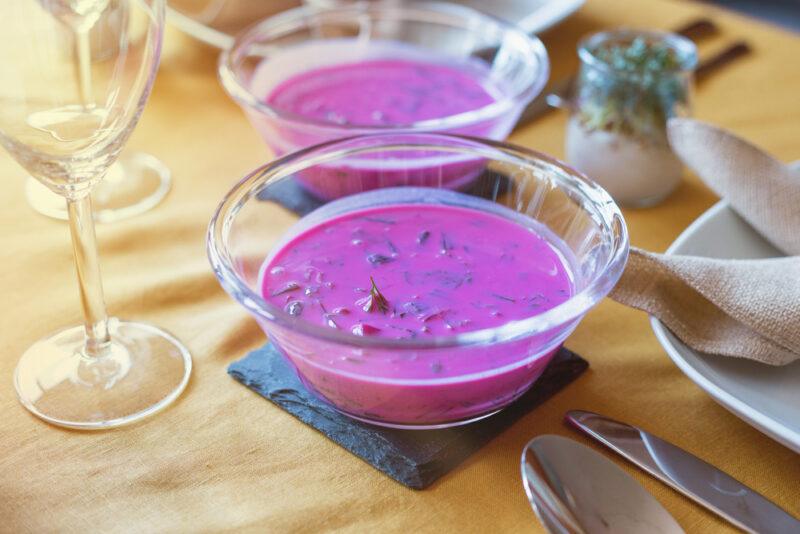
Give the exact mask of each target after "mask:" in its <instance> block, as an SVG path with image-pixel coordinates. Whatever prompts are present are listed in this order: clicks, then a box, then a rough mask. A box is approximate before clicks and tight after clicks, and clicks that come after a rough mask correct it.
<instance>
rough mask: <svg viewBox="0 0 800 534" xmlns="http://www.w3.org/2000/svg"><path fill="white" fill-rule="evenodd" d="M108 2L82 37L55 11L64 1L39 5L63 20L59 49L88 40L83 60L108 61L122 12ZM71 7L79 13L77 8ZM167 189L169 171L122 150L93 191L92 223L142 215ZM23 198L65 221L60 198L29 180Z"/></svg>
mask: <svg viewBox="0 0 800 534" xmlns="http://www.w3.org/2000/svg"><path fill="white" fill-rule="evenodd" d="M92 1H93V2H94V0H92ZM107 3H108V7H107V8H106V9H104V10H102V11H101V12H100V13H99V16H98V17H97V20H96V21H94V22H93V23H92V24H91V26H90V27H88V28H82V29H83V33H80V32H78V31H77V28H76V27H75V25H74V24H73V22H74V21H73V20H72V19H70V18H68V17H66V16H64V15H65V14H66V13H67V12H65V11H63V10H61V11H58V10H60V9H61V7H63V6H64V5H69V3H67V4H65V3H64V2H46V1H43V2H42V4H43V5H44V6H46V7H47V8H48V9H55V10H56V11H57V13H56V14H57V15H59V19H60V20H61V21H62V22H63V23H62V24H61V25H60V26H59V27H56V28H54V30H56V31H57V32H58V33H59V34H60V38H61V39H63V46H65V47H70V48H72V47H74V46H76V42H77V41H78V40H79V39H85V40H87V41H88V48H87V50H88V52H87V55H88V59H87V60H86V61H92V62H103V61H107V60H109V59H112V58H113V56H114V54H115V51H116V48H117V46H118V44H119V41H118V38H117V36H118V33H119V25H120V22H121V21H122V18H121V15H122V11H121V10H120V7H119V2H117V1H116V0H112V1H110V2H107ZM73 4H74V5H75V6H78V9H81V7H80V6H79V4H77V3H75V2H73ZM89 5H95V6H96V7H95V9H97V6H100V5H101V4H98V3H96V2H95V3H94V4H89ZM60 6H61V7H60ZM90 22H92V21H91V20H90ZM171 185H172V173H171V172H170V169H169V167H167V166H166V165H165V164H164V163H163V162H161V161H160V160H159V159H158V158H156V157H155V156H153V155H151V154H147V153H143V152H135V151H126V150H123V152H122V153H121V154H120V156H119V158H118V159H117V160H116V161H115V162H114V163H113V164H112V165H111V167H110V168H109V169H108V172H107V173H106V175H105V177H104V178H103V180H102V181H101V182H100V183H98V184H97V185H96V186H95V187H94V188H93V189H92V193H91V194H92V206H93V212H92V213H93V215H94V220H95V222H98V223H108V222H115V221H119V220H122V219H127V218H128V217H133V216H135V215H138V214H140V213H144V212H145V211H148V210H150V209H152V208H153V207H155V206H156V205H158V203H159V202H161V201H162V200H163V199H164V197H165V196H166V195H167V193H168V192H169V190H170V187H171ZM25 196H26V198H27V200H28V204H30V206H31V207H32V208H33V209H34V210H36V211H37V212H39V213H41V214H42V215H46V216H48V217H53V218H55V219H61V220H66V219H67V209H66V205H65V204H64V199H63V198H62V197H61V196H60V195H57V194H55V193H53V192H52V191H51V190H50V189H48V188H47V187H46V186H45V185H43V184H42V183H41V182H40V181H39V180H36V179H35V178H34V177H32V176H29V177H28V179H27V181H26V182H25Z"/></svg>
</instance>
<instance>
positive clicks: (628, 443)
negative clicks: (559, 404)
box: [565, 410, 800, 534]
mask: <svg viewBox="0 0 800 534" xmlns="http://www.w3.org/2000/svg"><path fill="white" fill-rule="evenodd" d="M565 419H566V422H567V423H568V424H570V425H572V426H574V427H575V428H577V429H578V430H580V431H582V432H584V433H585V434H587V435H588V436H590V437H592V438H594V439H595V440H597V441H599V442H600V443H602V444H603V445H605V446H606V447H608V448H610V449H611V450H613V451H614V452H616V453H618V454H619V455H621V456H622V457H624V458H625V459H627V460H628V461H630V462H631V463H633V464H635V465H636V466H638V467H639V468H641V469H643V470H644V471H646V472H648V473H650V474H651V475H653V476H654V477H656V478H658V479H659V480H661V481H662V482H664V483H665V484H667V485H669V486H671V487H672V488H674V489H676V490H678V491H679V492H681V493H683V494H684V495H686V496H687V497H689V498H690V499H693V500H694V501H696V502H697V503H699V504H701V505H703V506H705V507H706V508H708V509H709V510H711V511H712V512H714V513H716V514H718V515H719V516H721V517H722V518H724V519H726V520H728V521H730V522H731V523H732V524H734V525H735V526H737V527H739V528H740V529H742V530H745V531H747V532H759V533H763V534H765V533H771V532H775V533H785V532H800V520H798V519H796V518H794V517H792V516H791V515H789V514H788V513H787V512H786V511H784V510H783V509H782V508H780V507H778V506H777V505H776V504H774V503H772V502H771V501H769V500H768V499H767V498H766V497H764V496H763V495H761V494H760V493H757V492H756V491H754V490H752V489H750V488H749V487H747V486H745V485H744V484H742V483H741V482H739V481H738V480H736V479H735V478H733V477H731V476H730V475H728V474H726V473H724V472H722V471H720V470H719V469H717V468H716V467H714V466H713V465H711V464H709V463H707V462H705V461H703V460H701V459H700V458H697V457H696V456H694V455H692V454H690V453H688V452H686V451H684V450H683V449H681V448H680V447H678V446H676V445H673V444H672V443H669V442H667V441H664V440H663V439H661V438H658V437H656V436H654V435H652V434H650V433H648V432H645V431H644V430H642V429H640V428H637V427H634V426H631V425H628V424H625V423H621V422H619V421H614V420H613V419H609V418H607V417H604V416H602V415H598V414H596V413H592V412H585V411H582V410H572V411H570V412H567V415H566V417H565Z"/></svg>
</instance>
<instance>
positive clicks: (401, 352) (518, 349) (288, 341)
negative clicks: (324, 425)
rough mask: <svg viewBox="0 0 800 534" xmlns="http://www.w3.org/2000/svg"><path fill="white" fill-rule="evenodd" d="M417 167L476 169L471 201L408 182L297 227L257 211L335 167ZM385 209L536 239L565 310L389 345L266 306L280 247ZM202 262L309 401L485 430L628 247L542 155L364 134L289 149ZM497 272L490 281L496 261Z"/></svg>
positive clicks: (241, 195) (245, 197)
mask: <svg viewBox="0 0 800 534" xmlns="http://www.w3.org/2000/svg"><path fill="white" fill-rule="evenodd" d="M420 158H423V159H425V161H426V168H428V169H430V170H431V172H434V173H435V171H436V168H437V165H439V166H449V165H452V164H454V163H458V162H461V163H462V164H463V163H464V162H471V165H470V166H469V167H470V169H469V170H466V169H465V170H463V171H462V172H465V173H466V172H468V173H474V172H475V168H476V167H479V169H480V171H479V172H480V184H481V188H480V190H478V191H475V190H473V191H472V193H471V194H466V193H462V192H457V191H453V190H451V189H449V188H448V187H447V186H446V184H443V183H438V184H437V182H436V180H429V181H427V182H426V186H425V187H420V186H419V185H418V183H417V181H416V180H409V182H408V183H406V184H397V183H392V184H391V186H389V187H387V188H381V189H378V190H367V189H366V188H365V189H364V190H363V191H357V192H354V193H353V194H351V195H348V196H346V197H344V198H341V199H338V200H335V201H332V202H329V203H327V204H324V205H323V206H321V207H320V208H317V209H316V210H314V211H312V212H311V213H309V214H307V215H306V216H304V217H303V218H302V219H301V218H300V217H299V216H297V215H296V214H294V213H292V212H290V211H288V210H286V209H285V208H284V207H282V206H281V205H279V204H277V203H275V202H274V201H272V200H262V199H264V198H270V197H271V196H272V195H270V194H269V193H270V192H271V190H274V189H280V188H282V187H284V186H285V182H286V181H287V180H292V179H294V176H295V175H297V174H298V173H303V172H304V171H307V170H310V169H311V170H313V169H315V168H320V167H330V166H336V165H347V166H348V167H349V168H351V169H353V171H352V172H357V169H359V168H360V166H359V163H360V162H361V163H363V162H364V161H366V162H368V164H367V165H366V170H365V171H364V172H366V173H372V172H375V169H376V168H381V167H384V168H387V169H397V168H398V167H399V166H402V162H403V161H409V162H411V163H412V164H415V165H416V164H417V162H418V161H419V159H420ZM326 176H327V178H326V179H327V180H336V179H337V178H336V176H335V175H326ZM397 204H404V205H409V204H411V205H416V206H417V208H416V209H419V210H420V212H426V211H430V210H431V209H432V208H435V207H440V206H451V207H459V208H465V209H470V210H478V211H479V212H480V213H479V215H483V214H494V215H497V216H500V217H503V218H505V219H507V220H508V221H512V222H514V223H515V224H520V225H522V226H526V227H531V228H537V229H538V230H537V232H538V234H540V235H542V236H545V237H546V238H547V240H548V242H550V243H551V244H552V245H553V247H554V248H557V249H558V250H559V251H560V254H561V257H563V258H564V259H565V265H567V266H568V270H569V272H570V276H571V286H572V287H571V290H570V292H569V296H568V298H566V299H565V300H563V301H561V302H560V303H558V304H557V305H555V306H552V307H549V308H547V309H543V310H541V312H537V311H531V312H530V315H529V316H524V317H522V318H517V319H514V320H509V321H508V322H501V323H499V324H497V326H495V327H491V328H481V329H478V330H471V331H460V330H458V329H457V330H456V331H453V332H450V333H437V334H436V335H419V336H414V337H412V338H404V339H390V338H384V337H380V336H366V335H356V334H354V333H353V332H351V331H350V330H348V329H338V328H331V325H326V324H324V323H323V322H319V321H316V322H315V321H311V320H306V318H304V317H303V316H299V317H298V316H293V315H292V314H291V313H289V312H287V308H284V307H283V305H282V304H276V303H275V302H271V301H270V299H269V298H266V297H265V293H264V292H263V287H264V286H263V276H265V274H264V273H265V270H264V266H265V265H266V264H267V263H268V262H269V258H270V257H274V255H275V254H276V251H278V250H280V249H282V248H286V246H287V244H289V245H290V246H291V244H292V239H293V238H295V237H297V236H298V235H302V233H303V232H304V231H305V230H307V229H308V228H310V227H313V226H314V225H316V224H320V223H322V222H324V221H326V220H331V219H332V218H335V217H340V216H343V215H346V214H348V213H355V212H356V211H357V210H363V209H365V208H367V209H380V208H381V207H382V206H384V207H386V206H392V205H397ZM498 237H499V236H498ZM434 239H436V240H437V241H438V236H435V237H432V238H431V242H433V240H434ZM344 246H349V244H348V243H343V247H344ZM436 246H439V245H436ZM208 253H209V258H210V261H211V264H212V266H213V269H214V272H215V274H216V276H217V277H218V279H219V281H220V283H221V285H222V286H223V287H224V288H225V290H226V291H227V292H228V293H229V294H230V295H231V296H232V297H233V298H234V299H235V300H236V301H238V302H239V303H240V304H241V305H242V306H243V307H244V308H245V309H246V310H247V311H248V312H250V313H251V314H252V315H253V316H254V317H255V319H256V320H257V322H258V323H259V324H260V325H261V327H262V328H263V329H264V331H265V333H266V334H267V336H268V337H269V339H270V341H271V342H272V343H273V344H274V345H275V346H276V347H277V348H278V349H279V351H280V352H281V354H282V355H283V356H284V357H285V359H286V360H287V361H288V362H290V363H291V365H292V366H293V367H294V369H295V370H296V372H297V373H298V375H299V376H300V378H301V379H302V381H303V383H304V384H305V385H306V386H307V387H308V389H309V390H310V391H311V392H313V393H315V394H316V395H317V396H319V397H320V398H322V399H323V400H325V401H327V402H328V403H330V404H331V405H333V406H334V407H335V408H336V409H338V410H339V411H341V412H343V413H344V414H346V415H349V416H351V417H354V418H356V419H359V420H362V421H366V422H369V423H373V424H378V425H384V426H392V427H399V428H417V429H419V428H441V427H447V426H452V425H458V424H464V423H467V422H470V421H475V420H477V419H480V418H483V417H487V416H489V415H491V414H493V413H495V412H497V411H498V410H501V409H502V408H503V407H505V406H507V405H508V404H510V403H512V402H513V401H514V400H515V399H517V398H518V397H519V396H520V395H522V394H523V393H524V392H525V391H527V390H528V389H529V388H530V387H531V386H532V385H533V384H534V383H535V381H536V380H537V378H539V376H540V374H541V373H542V371H543V370H544V368H545V367H546V366H547V364H548V363H549V362H550V360H551V359H552V357H553V356H554V354H555V353H556V351H557V350H558V349H559V348H560V347H561V345H562V344H563V343H564V340H565V339H566V338H567V336H569V334H570V333H571V332H572V331H573V330H574V329H575V327H576V326H577V325H578V323H579V321H580V320H581V318H582V317H583V315H584V314H585V313H586V312H588V311H589V310H590V309H591V308H592V307H593V306H595V305H596V304H597V303H598V302H599V301H600V300H601V299H602V298H603V297H605V296H606V294H607V293H608V292H609V291H610V290H611V289H612V287H613V286H614V285H615V283H616V282H617V280H618V279H619V277H620V275H621V273H622V271H623V268H624V265H625V262H626V259H627V255H628V234H627V231H626V226H625V222H624V219H623V217H622V214H621V213H620V210H619V209H618V207H617V205H616V204H615V203H614V202H613V200H612V199H611V197H610V196H609V195H608V194H607V193H606V192H605V191H604V190H603V189H602V188H600V187H599V186H598V185H596V184H595V183H593V182H592V181H590V180H589V179H587V178H586V177H584V176H583V175H581V174H580V173H579V172H577V171H575V170H573V169H571V168H569V167H567V166H566V165H564V164H563V163H560V162H558V161H557V160H555V159H553V158H551V157H549V156H546V155H544V154H540V153H537V152H534V151H531V150H528V149H525V148H521V147H517V146H513V145H510V144H506V143H501V142H494V141H489V140H483V139H478V138H471V137H463V136H455V135H449V134H376V135H369V136H356V137H352V138H347V139H342V140H335V141H331V142H328V143H324V144H321V145H317V146H314V147H309V148H306V149H302V150H300V151H298V152H295V153H293V154H290V155H287V156H284V157H282V158H279V159H277V160H275V161H273V162H272V163H269V164H267V165H265V166H263V167H261V168H259V169H257V170H256V171H254V172H253V173H252V174H250V175H249V176H247V177H246V178H244V179H243V180H242V181H241V182H239V184H238V185H236V186H235V187H234V188H233V190H232V191H231V192H230V193H228V195H227V196H226V197H225V199H224V200H223V201H222V203H221V204H220V206H219V208H218V210H217V212H216V213H215V215H214V217H213V219H212V221H211V224H210V226H209V231H208ZM379 267H380V266H379ZM497 269H499V270H502V269H503V267H502V264H501V262H500V263H498V265H497ZM376 272H381V271H380V270H377V271H376ZM412 274H413V273H412ZM513 274H514V273H508V275H509V276H512V275H513ZM376 277H377V276H376ZM378 278H379V277H378ZM379 279H380V278H379ZM338 282H339V281H337V283H338ZM267 297H268V295H267ZM333 326H335V325H333Z"/></svg>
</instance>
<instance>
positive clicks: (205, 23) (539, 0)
mask: <svg viewBox="0 0 800 534" xmlns="http://www.w3.org/2000/svg"><path fill="white" fill-rule="evenodd" d="M237 2H238V3H241V2H246V9H247V12H248V15H247V16H246V17H240V18H237V17H236V14H235V10H234V7H235V5H236V4H237ZM252 2H253V0H202V1H200V2H197V1H195V0H171V1H170V2H169V7H168V8H167V14H168V16H169V20H170V22H172V23H173V24H175V26H177V27H178V28H180V29H181V30H182V31H184V32H186V33H188V34H189V35H191V36H192V37H194V38H196V39H198V40H200V41H203V42H204V43H207V44H209V45H211V46H214V47H217V48H220V49H223V48H227V47H229V46H230V45H231V43H233V35H235V34H236V33H237V32H238V31H239V30H241V29H243V28H245V27H246V26H248V25H250V24H252V23H253V22H256V21H258V20H261V19H262V18H265V17H267V16H269V15H271V14H273V13H274V11H275V7H276V5H275V4H273V2H261V3H259V4H253V3H252ZM584 2H585V0H493V1H491V2H487V1H486V0H456V1H455V3H461V4H466V5H471V6H472V7H474V8H477V9H480V10H482V11H485V12H487V13H489V14H491V15H494V16H495V17H498V18H501V19H504V20H508V21H511V22H515V23H516V24H518V25H519V26H520V28H522V29H523V30H525V31H526V32H528V33H531V34H536V33H541V32H543V31H544V30H547V29H548V28H551V27H552V26H555V25H556V24H558V23H559V22H561V21H562V20H564V19H565V18H567V17H568V16H570V15H571V14H573V13H574V12H575V11H577V10H578V9H579V8H580V7H581V6H582V5H583V3H584ZM294 3H296V4H298V5H299V3H300V2H299V1H297V2H293V1H292V0H281V1H280V2H279V3H278V5H279V6H280V7H292V4H294ZM270 4H272V5H270ZM243 5H245V4H243ZM232 6H233V7H232ZM261 6H263V7H261Z"/></svg>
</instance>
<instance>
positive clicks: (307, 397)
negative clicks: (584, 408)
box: [228, 344, 589, 489]
mask: <svg viewBox="0 0 800 534" xmlns="http://www.w3.org/2000/svg"><path fill="white" fill-rule="evenodd" d="M588 366H589V364H588V362H587V361H586V360H584V359H583V358H581V357H580V356H578V355H577V354H575V353H573V352H571V351H569V350H567V349H564V348H562V349H561V350H560V351H559V352H558V354H556V356H555V357H554V358H553V360H552V361H551V362H550V364H549V365H548V366H547V368H546V369H545V371H544V373H543V374H542V376H541V378H539V380H538V381H537V382H536V385H535V386H534V387H533V388H531V390H530V391H528V392H527V393H525V394H524V395H523V396H522V397H520V398H519V399H518V400H517V401H516V402H514V404H512V405H511V406H509V407H508V408H506V409H504V410H503V411H501V412H500V413H498V414H495V415H493V416H491V417H488V418H486V419H483V420H481V421H477V422H475V423H471V424H468V425H463V426H458V427H454V428H447V429H441V430H396V429H391V428H384V427H379V426H374V425H369V424H366V423H362V422H360V421H356V420H354V419H351V418H349V417H347V416H345V415H342V414H340V413H339V412H337V411H336V410H334V409H333V408H332V407H330V406H329V405H328V404H326V403H324V402H322V401H320V400H318V399H317V398H316V397H315V396H313V395H312V394H310V393H309V392H308V390H306V388H305V387H304V386H303V384H302V383H301V382H300V380H299V379H298V378H297V375H296V374H295V372H294V369H292V367H291V366H290V365H289V364H288V363H286V361H285V360H284V359H283V357H281V355H280V354H279V353H278V352H277V351H276V350H275V348H274V347H272V345H270V344H267V345H265V346H264V347H262V348H260V349H258V350H255V351H253V352H251V353H250V354H248V355H247V356H245V357H244V358H242V359H241V360H239V361H236V362H233V363H232V364H231V365H230V366H229V367H228V373H229V374H230V375H231V376H232V377H233V378H235V379H236V380H238V381H239V382H241V383H242V384H244V385H245V386H247V387H249V388H250V389H252V390H253V391H255V392H256V393H258V394H259V395H261V396H263V397H265V398H267V399H268V400H270V401H272V402H273V403H275V404H276V405H278V406H279V407H281V408H283V409H284V410H286V411H287V412H289V413H290V414H292V415H294V416H295V417H297V418H298V419H300V420H301V421H303V422H304V423H306V424H307V425H310V426H312V427H313V428H315V429H317V430H318V431H320V432H322V433H323V434H325V435H326V436H327V437H328V438H330V439H331V440H333V441H334V442H336V443H338V444H339V445H341V446H342V447H344V448H345V449H347V450H349V451H350V452H352V453H353V454H355V455H356V456H358V457H359V458H361V459H363V460H365V461H366V462H367V463H369V464H371V465H372V466H373V467H375V468H376V469H378V470H380V471H382V472H383V473H385V474H387V475H389V476H390V477H392V478H393V479H395V480H397V481H398V482H400V483H401V484H404V485H406V486H408V487H409V488H412V489H424V488H426V487H428V486H430V485H431V484H432V483H433V482H435V481H436V480H437V479H439V478H440V477H441V476H443V475H445V474H446V473H448V472H449V471H451V470H452V469H453V468H455V467H456V466H457V465H458V464H460V463H461V462H462V461H464V460H465V459H466V458H467V457H468V456H469V455H470V454H472V453H473V452H475V451H477V450H478V449H480V448H481V447H482V446H483V445H485V444H486V443H488V442H489V441H490V440H491V439H492V438H494V437H495V436H497V435H498V434H500V433H501V432H503V431H504V430H505V429H507V428H508V427H510V426H511V425H512V424H514V422H516V421H517V419H519V418H520V417H522V416H523V415H525V414H526V413H528V412H529V411H531V410H532V409H533V408H535V407H537V406H538V405H540V404H541V403H543V402H544V401H546V400H547V399H549V398H550V397H552V396H553V395H554V394H555V393H557V392H558V391H560V390H561V389H563V388H564V387H565V386H566V385H567V384H569V383H571V382H572V381H573V380H575V379H576V378H577V377H578V376H580V374H581V373H583V372H584V371H585V370H586V368H587V367H588Z"/></svg>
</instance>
